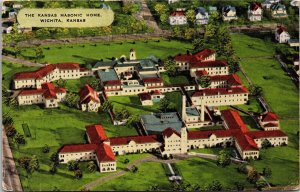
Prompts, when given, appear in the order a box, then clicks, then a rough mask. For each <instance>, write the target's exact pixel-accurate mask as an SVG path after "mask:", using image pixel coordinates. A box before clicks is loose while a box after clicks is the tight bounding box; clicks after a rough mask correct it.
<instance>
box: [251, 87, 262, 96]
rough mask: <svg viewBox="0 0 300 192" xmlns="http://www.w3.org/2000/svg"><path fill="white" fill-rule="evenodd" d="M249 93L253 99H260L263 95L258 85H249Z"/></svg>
mask: <svg viewBox="0 0 300 192" xmlns="http://www.w3.org/2000/svg"><path fill="white" fill-rule="evenodd" d="M249 92H250V95H252V96H255V97H261V96H262V95H263V89H262V87H260V86H258V85H250V87H249Z"/></svg>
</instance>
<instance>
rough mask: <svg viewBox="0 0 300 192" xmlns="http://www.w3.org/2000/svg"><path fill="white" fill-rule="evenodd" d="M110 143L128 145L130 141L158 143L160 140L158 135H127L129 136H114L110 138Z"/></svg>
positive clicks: (112, 144)
mask: <svg viewBox="0 0 300 192" xmlns="http://www.w3.org/2000/svg"><path fill="white" fill-rule="evenodd" d="M109 140H110V145H111V146H114V145H127V144H128V143H129V142H130V141H134V142H136V143H156V142H159V141H158V136H157V135H147V136H127V137H112V138H109Z"/></svg>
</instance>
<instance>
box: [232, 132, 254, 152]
mask: <svg viewBox="0 0 300 192" xmlns="http://www.w3.org/2000/svg"><path fill="white" fill-rule="evenodd" d="M235 141H236V142H237V143H238V145H239V146H240V147H241V148H242V150H243V151H258V147H257V145H256V143H255V141H254V140H253V139H252V138H251V137H249V136H248V135H244V134H238V133H237V134H235Z"/></svg>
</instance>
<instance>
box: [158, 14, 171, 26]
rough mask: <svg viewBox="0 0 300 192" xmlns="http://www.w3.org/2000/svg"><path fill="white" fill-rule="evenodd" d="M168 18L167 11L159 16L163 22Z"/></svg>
mask: <svg viewBox="0 0 300 192" xmlns="http://www.w3.org/2000/svg"><path fill="white" fill-rule="evenodd" d="M168 19H169V16H168V15H167V14H166V13H163V14H161V15H160V16H159V20H160V22H161V23H163V24H165V23H167V21H168Z"/></svg>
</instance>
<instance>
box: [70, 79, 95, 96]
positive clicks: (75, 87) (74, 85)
mask: <svg viewBox="0 0 300 192" xmlns="http://www.w3.org/2000/svg"><path fill="white" fill-rule="evenodd" d="M94 80H96V77H94V76H90V77H81V78H80V79H68V80H66V85H65V88H66V89H67V90H68V91H70V92H75V93H78V92H79V90H80V89H81V88H82V87H84V85H85V84H89V83H90V82H92V81H94Z"/></svg>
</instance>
